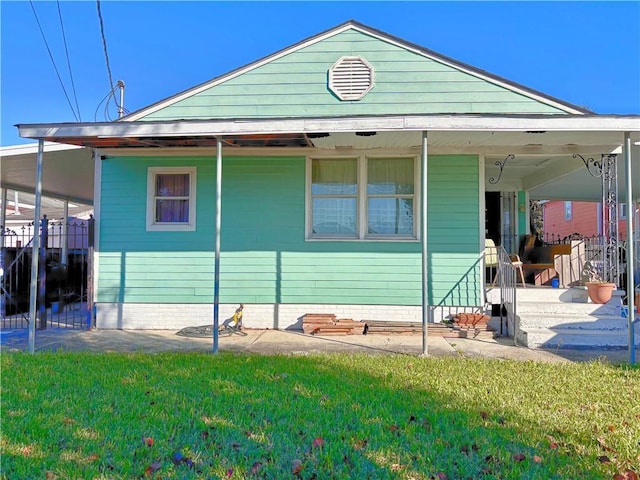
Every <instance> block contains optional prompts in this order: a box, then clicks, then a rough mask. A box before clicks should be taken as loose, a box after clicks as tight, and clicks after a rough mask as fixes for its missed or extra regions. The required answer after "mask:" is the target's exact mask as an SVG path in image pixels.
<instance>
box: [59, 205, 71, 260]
mask: <svg viewBox="0 0 640 480" xmlns="http://www.w3.org/2000/svg"><path fill="white" fill-rule="evenodd" d="M62 211H63V213H62V238H61V240H62V245H61V246H62V251H61V252H60V263H61V264H62V265H65V266H66V265H67V256H68V255H69V237H68V235H69V225H68V223H69V220H68V219H69V200H65V201H64V206H63V210H62Z"/></svg>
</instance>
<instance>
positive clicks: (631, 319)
mask: <svg viewBox="0 0 640 480" xmlns="http://www.w3.org/2000/svg"><path fill="white" fill-rule="evenodd" d="M622 152H623V155H624V165H625V170H626V174H627V178H626V183H627V185H626V187H627V192H626V193H627V307H628V308H629V313H628V315H627V322H628V326H629V363H630V364H631V365H633V364H635V363H636V348H635V347H636V346H635V338H634V337H635V331H634V328H635V325H634V323H635V318H636V313H635V306H634V300H635V298H634V294H635V288H634V287H635V286H634V278H633V277H634V271H633V270H634V266H635V257H634V251H633V247H634V244H633V243H634V242H633V238H634V237H633V220H634V218H633V217H634V216H635V215H634V213H632V212H631V209H632V208H633V202H632V200H631V199H632V198H633V182H632V178H631V175H632V170H631V135H630V134H629V132H624V145H623V147H622Z"/></svg>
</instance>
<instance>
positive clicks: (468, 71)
mask: <svg viewBox="0 0 640 480" xmlns="http://www.w3.org/2000/svg"><path fill="white" fill-rule="evenodd" d="M352 28H353V29H355V30H358V31H360V32H362V33H366V34H368V35H373V36H375V37H377V38H379V39H380V40H383V41H385V42H388V43H391V44H393V45H395V46H397V47H401V48H404V49H405V50H409V51H410V52H413V53H416V54H418V55H421V56H423V57H425V58H428V59H430V60H433V61H434V62H438V63H441V64H443V65H447V66H448V67H451V68H455V69H456V70H459V71H461V72H464V73H466V74H468V75H471V76H473V77H476V78H479V79H481V80H484V81H486V82H489V83H492V84H494V85H498V86H500V87H503V88H506V89H507V90H510V91H512V92H516V93H519V94H520V95H523V96H525V97H527V98H531V99H532V100H536V101H538V102H541V103H544V104H545V105H549V106H552V107H555V108H558V109H560V110H563V111H565V112H567V113H572V114H576V115H584V112H582V111H580V110H576V109H574V108H570V107H568V106H567V105H565V104H562V103H560V102H554V101H552V100H551V99H549V98H547V97H543V96H540V95H536V94H534V93H533V92H530V91H527V90H523V89H521V88H518V87H516V86H515V85H513V84H510V83H507V82H501V81H499V80H498V79H497V78H494V77H492V76H490V75H483V74H482V73H480V72H478V71H476V70H472V69H468V68H465V67H464V66H463V65H460V64H457V63H454V62H450V61H448V60H447V59H445V58H442V57H440V56H438V55H430V54H428V53H427V52H424V51H422V50H420V49H419V48H414V47H412V46H411V45H407V44H406V43H402V42H398V41H397V40H394V39H392V38H388V37H383V36H381V35H376V34H374V33H372V32H369V31H367V30H365V29H363V28H360V27H358V26H356V25H354V26H353V27H352Z"/></svg>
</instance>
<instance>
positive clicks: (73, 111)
mask: <svg viewBox="0 0 640 480" xmlns="http://www.w3.org/2000/svg"><path fill="white" fill-rule="evenodd" d="M29 4H30V5H31V11H32V12H33V15H34V16H35V17H36V23H37V24H38V28H39V29H40V34H41V35H42V40H44V45H45V46H46V47H47V52H49V58H50V59H51V63H53V69H54V70H55V71H56V75H57V76H58V80H59V81H60V86H61V87H62V91H63V92H64V96H65V97H66V98H67V102H68V103H69V108H71V112H72V113H73V116H74V117H75V118H76V121H79V120H78V115H76V112H75V110H74V109H73V105H72V104H71V100H70V99H69V95H68V94H67V89H66V88H64V83H63V81H62V78H61V77H60V73H59V72H58V67H56V62H55V60H54V59H53V54H52V53H51V49H50V48H49V44H48V43H47V38H46V37H45V35H44V30H42V25H40V20H39V19H38V14H37V13H36V8H35V7H34V6H33V1H32V0H29Z"/></svg>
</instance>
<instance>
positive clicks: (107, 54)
mask: <svg viewBox="0 0 640 480" xmlns="http://www.w3.org/2000/svg"><path fill="white" fill-rule="evenodd" d="M96 6H97V8H98V19H99V20H100V35H101V36H102V49H103V50H104V58H105V61H106V63H107V74H108V75H109V86H110V87H111V92H110V94H113V89H114V87H113V85H114V83H113V79H112V77H111V66H110V65H109V53H108V52H107V39H106V37H105V35H104V22H103V21H102V12H101V11H100V0H96ZM114 101H115V102H116V105H118V102H117V100H115V96H114ZM100 103H102V102H100Z"/></svg>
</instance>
